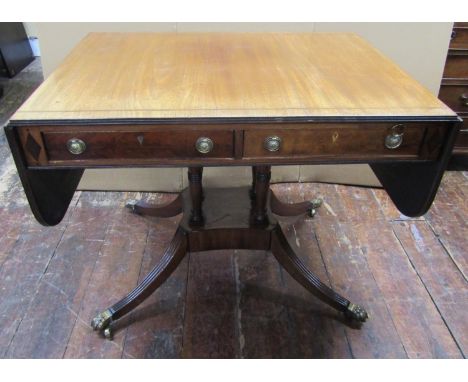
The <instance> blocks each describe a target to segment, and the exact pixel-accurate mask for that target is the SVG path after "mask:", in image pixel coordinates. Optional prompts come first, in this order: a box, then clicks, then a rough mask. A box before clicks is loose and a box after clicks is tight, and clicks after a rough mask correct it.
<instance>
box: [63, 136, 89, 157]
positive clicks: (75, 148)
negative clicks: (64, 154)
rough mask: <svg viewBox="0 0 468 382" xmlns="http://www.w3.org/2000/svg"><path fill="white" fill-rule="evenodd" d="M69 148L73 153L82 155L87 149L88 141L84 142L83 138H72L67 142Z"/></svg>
mask: <svg viewBox="0 0 468 382" xmlns="http://www.w3.org/2000/svg"><path fill="white" fill-rule="evenodd" d="M67 149H68V151H70V153H72V154H73V155H80V154H83V153H84V151H85V150H86V143H84V142H83V141H82V140H81V139H78V138H72V139H69V140H68V142H67Z"/></svg>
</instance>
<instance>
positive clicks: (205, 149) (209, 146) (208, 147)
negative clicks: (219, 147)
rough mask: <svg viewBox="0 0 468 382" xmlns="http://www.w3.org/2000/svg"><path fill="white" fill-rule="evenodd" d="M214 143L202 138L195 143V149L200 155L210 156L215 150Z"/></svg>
mask: <svg viewBox="0 0 468 382" xmlns="http://www.w3.org/2000/svg"><path fill="white" fill-rule="evenodd" d="M213 146H214V144H213V141H212V140H211V139H210V138H207V137H200V138H198V139H197V142H196V143H195V148H196V149H197V151H198V152H199V153H202V154H208V153H209V152H210V151H212V150H213Z"/></svg>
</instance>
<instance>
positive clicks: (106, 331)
mask: <svg viewBox="0 0 468 382" xmlns="http://www.w3.org/2000/svg"><path fill="white" fill-rule="evenodd" d="M102 334H103V335H104V337H106V338H107V339H108V340H112V339H113V338H114V333H113V332H112V329H111V327H110V326H109V327H107V328H105V329H104V331H103V332H102Z"/></svg>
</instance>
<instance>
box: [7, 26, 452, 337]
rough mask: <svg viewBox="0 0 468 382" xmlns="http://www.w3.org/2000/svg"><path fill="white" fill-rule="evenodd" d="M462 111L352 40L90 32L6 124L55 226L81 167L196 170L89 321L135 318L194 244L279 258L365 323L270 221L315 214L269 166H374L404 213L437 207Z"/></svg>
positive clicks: (35, 207)
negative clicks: (162, 242)
mask: <svg viewBox="0 0 468 382" xmlns="http://www.w3.org/2000/svg"><path fill="white" fill-rule="evenodd" d="M459 124H460V122H459V118H458V117H457V115H456V114H455V113H454V112H453V111H452V110H450V109H449V108H448V107H447V106H445V105H444V104H443V103H442V102H440V101H439V100H438V99H437V98H436V97H435V96H433V95H432V94H431V93H430V92H429V91H428V90H427V89H425V88H424V87H422V86H421V85H419V84H418V83H417V82H416V81H415V80H413V79H412V78H411V77H410V76H408V75H407V74H406V73H405V72H403V71H402V70H401V69H400V68H398V67H397V66H396V65H395V64H394V63H392V62H391V61H390V60H389V59H387V58H385V57H384V56H383V55H382V54H381V53H379V52H378V51H376V50H375V49H374V48H372V47H371V46H370V45H369V44H368V43H366V42H365V41H363V40H362V39H361V38H359V37H358V36H356V35H354V34H316V33H310V34H150V33H146V34H145V33H141V34H139V33H136V34H119V33H99V34H95V33H93V34H90V35H88V36H87V37H86V38H85V39H84V40H83V41H81V43H80V44H79V45H78V46H77V47H76V48H75V49H74V50H73V51H72V53H71V54H70V55H69V56H68V57H67V58H66V59H65V61H64V62H63V63H62V64H61V65H60V66H59V68H58V69H57V70H55V72H54V73H53V74H52V75H51V76H50V77H49V78H48V79H47V80H46V81H45V82H44V83H43V84H42V85H41V86H40V87H39V88H38V89H37V90H36V91H35V92H34V94H33V95H32V96H31V97H30V98H29V100H28V101H26V103H25V104H24V105H23V106H22V107H21V108H20V109H19V110H18V111H17V112H16V114H15V115H14V116H13V117H12V119H11V121H10V123H9V125H8V126H7V127H6V134H7V138H8V142H9V144H10V147H11V150H12V153H13V156H14V159H15V162H16V166H17V168H18V171H19V174H20V177H21V181H22V184H23V186H24V190H25V192H26V195H27V197H28V200H29V204H30V206H31V209H32V211H33V213H34V215H35V217H36V218H37V220H38V221H39V222H40V223H42V224H44V225H55V224H58V223H59V222H60V221H61V220H62V218H63V216H64V214H65V212H66V210H67V208H68V205H69V203H70V200H71V198H72V197H73V194H74V192H75V190H76V188H77V185H78V182H79V181H80V178H81V175H82V174H83V171H84V169H86V168H108V167H132V166H133V167H144V166H152V167H158V166H178V167H188V169H189V170H188V178H189V187H188V189H186V190H184V191H183V192H182V193H180V195H179V196H178V197H177V198H176V199H175V200H174V201H173V202H172V203H170V204H168V205H164V206H151V205H148V204H145V203H143V202H131V203H129V205H128V206H129V207H130V208H131V209H132V210H133V211H134V212H135V213H139V214H147V215H153V216H160V217H168V216H175V215H177V214H179V213H183V216H182V219H181V222H180V225H179V227H178V229H177V231H176V233H175V235H174V238H173V240H172V242H171V243H170V245H169V247H168V248H167V249H166V251H165V253H164V256H163V258H162V260H161V262H160V264H158V265H157V266H156V267H155V268H154V269H153V270H152V271H151V272H150V273H149V274H148V275H147V276H146V278H145V279H144V281H143V282H142V283H141V284H140V285H138V286H137V287H136V288H135V289H134V290H133V291H131V292H130V293H129V294H128V295H127V296H126V297H124V298H123V299H122V300H121V301H119V302H117V303H116V304H114V305H113V306H111V307H110V308H108V309H106V310H104V311H103V312H102V313H101V314H99V315H98V316H97V317H96V318H95V319H94V320H93V321H92V326H93V328H94V329H96V330H99V331H100V332H102V333H103V334H104V335H105V336H106V337H111V323H112V321H113V320H116V319H118V318H120V317H122V316H123V315H125V314H126V313H128V312H130V311H131V310H132V309H134V308H135V307H136V306H137V305H138V304H140V303H141V302H142V301H143V300H144V299H145V298H147V297H148V296H149V295H150V294H151V293H153V292H154V290H155V289H157V288H158V287H159V286H160V285H161V284H162V283H163V282H164V281H165V280H166V279H167V277H169V275H170V274H171V273H172V272H173V271H174V270H175V269H176V267H177V266H178V264H179V263H180V261H181V260H182V258H183V257H184V256H185V254H186V252H188V251H205V250H214V249H231V248H241V249H259V250H270V251H271V252H272V254H273V255H274V256H275V257H276V258H277V260H278V261H279V263H280V264H281V265H282V266H283V267H284V268H285V269H286V270H287V271H288V272H289V273H290V274H291V276H292V277H294V278H295V279H296V280H297V281H298V282H299V283H300V284H302V285H303V286H304V287H305V288H307V289H308V290H309V291H310V292H311V293H313V294H314V295H316V296H317V297H318V298H320V299H321V300H323V301H324V302H325V303H327V304H329V305H331V306H332V307H334V308H336V309H337V310H339V311H341V312H343V313H344V314H345V315H346V316H347V317H348V318H350V319H351V320H354V321H356V322H364V321H365V320H366V319H367V313H366V311H365V310H364V309H363V308H362V307H360V306H359V305H357V304H354V303H351V302H350V301H348V300H347V299H346V298H344V297H342V296H340V295H339V294H337V293H336V292H334V291H333V290H332V289H330V288H329V287H328V286H326V285H325V284H323V283H322V282H321V281H320V280H319V279H318V278H317V277H316V276H315V275H314V274H313V273H312V272H310V271H309V270H308V269H307V268H306V267H305V265H304V264H303V262H302V261H301V260H300V259H299V257H297V256H296V254H295V253H294V250H293V249H292V247H291V246H290V245H289V243H288V241H287V239H286V237H285V235H284V233H283V232H282V230H281V228H280V225H279V224H278V223H277V220H276V218H275V215H283V216H285V215H300V214H303V213H309V215H312V216H313V214H314V213H315V209H316V208H317V207H318V206H319V205H320V200H312V201H305V202H303V203H298V204H285V203H283V202H281V201H280V200H279V199H278V198H277V197H276V196H275V195H274V194H273V192H272V191H271V190H270V187H269V180H270V168H271V166H272V165H288V164H290V165H300V164H329V163H368V164H370V166H371V168H372V170H373V171H374V173H375V174H376V176H377V177H378V179H379V180H380V182H381V183H382V185H383V187H384V188H385V189H386V191H387V192H388V194H389V195H390V197H391V199H392V200H393V202H394V203H395V205H396V206H397V207H398V208H399V210H400V211H401V212H402V213H404V214H405V215H409V216H419V215H422V214H424V213H425V212H426V211H427V210H428V208H429V207H430V205H431V203H432V201H433V199H434V196H435V193H436V191H437V188H438V186H439V183H440V180H441V177H442V175H443V172H444V170H445V168H446V166H447V161H448V159H449V157H450V153H451V150H452V147H453V143H454V138H455V136H456V134H457V131H458V128H459ZM232 165H236V166H239V165H241V166H252V175H253V181H252V187H251V188H250V189H249V188H232V189H227V188H226V189H203V187H202V174H203V167H204V166H232Z"/></svg>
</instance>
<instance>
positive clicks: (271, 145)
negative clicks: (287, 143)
mask: <svg viewBox="0 0 468 382" xmlns="http://www.w3.org/2000/svg"><path fill="white" fill-rule="evenodd" d="M264 146H265V148H266V149H267V150H268V151H271V152H275V151H278V150H279V149H280V147H281V138H280V137H277V136H271V137H267V138H266V139H265V142H264Z"/></svg>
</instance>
